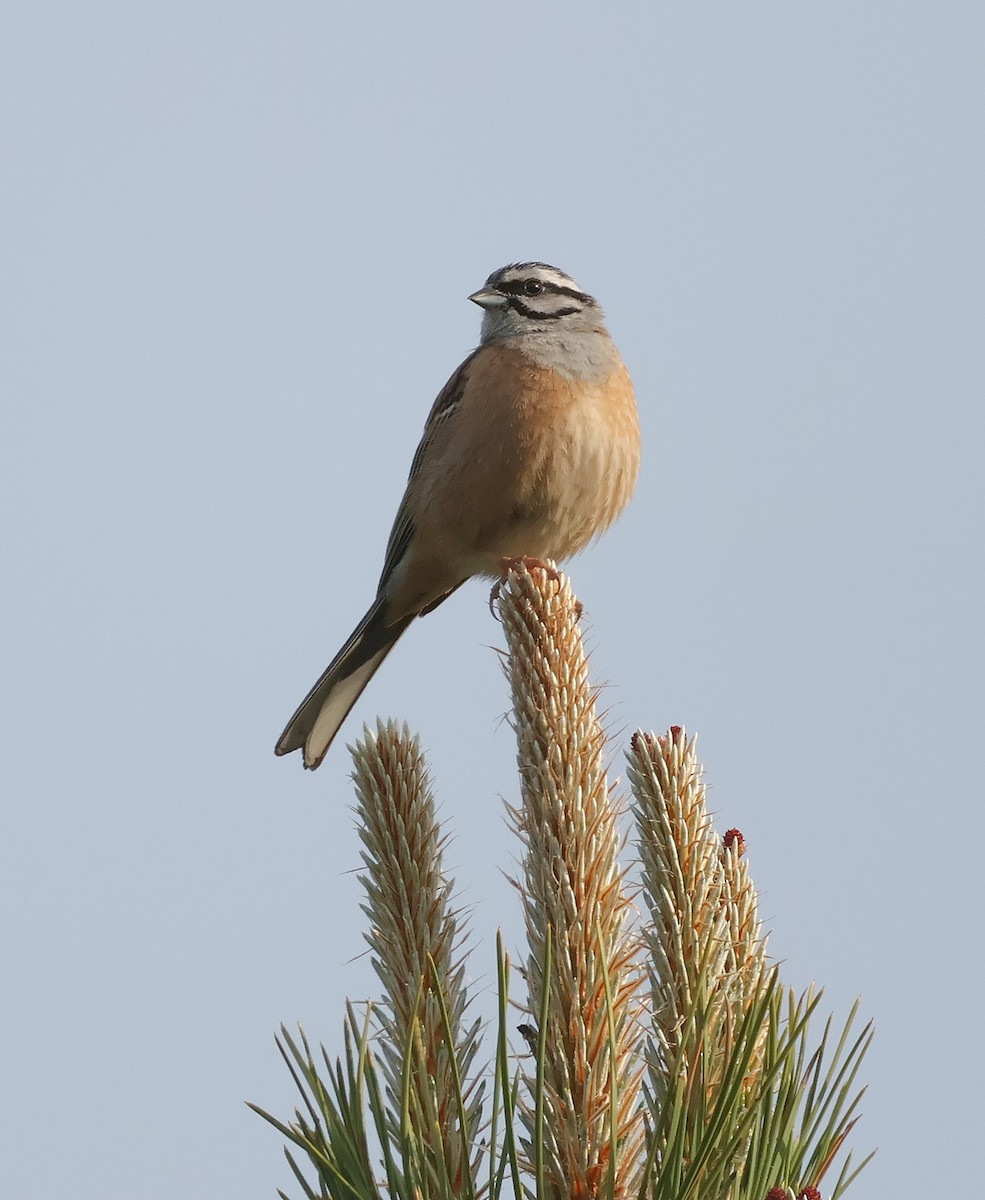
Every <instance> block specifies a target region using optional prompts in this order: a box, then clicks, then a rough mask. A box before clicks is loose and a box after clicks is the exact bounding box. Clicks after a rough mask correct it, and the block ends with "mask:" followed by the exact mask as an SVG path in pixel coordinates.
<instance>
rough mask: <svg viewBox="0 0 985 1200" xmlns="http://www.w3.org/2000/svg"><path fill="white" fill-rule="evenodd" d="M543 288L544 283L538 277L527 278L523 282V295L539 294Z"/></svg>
mask: <svg viewBox="0 0 985 1200" xmlns="http://www.w3.org/2000/svg"><path fill="white" fill-rule="evenodd" d="M543 290H544V285H543V284H542V283H541V282H540V280H539V279H527V280H525V281H524V284H523V293H524V295H525V296H539V295H540V294H541V292H542V291H543Z"/></svg>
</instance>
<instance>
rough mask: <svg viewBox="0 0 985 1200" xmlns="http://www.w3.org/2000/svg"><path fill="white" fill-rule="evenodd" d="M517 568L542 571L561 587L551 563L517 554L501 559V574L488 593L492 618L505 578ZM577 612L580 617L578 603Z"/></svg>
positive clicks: (559, 573)
mask: <svg viewBox="0 0 985 1200" xmlns="http://www.w3.org/2000/svg"><path fill="white" fill-rule="evenodd" d="M517 567H525V568H526V569H527V570H528V571H544V572H545V574H546V575H547V578H548V579H550V580H552V581H553V582H554V583H556V584H557V585H558V587H560V586H561V582H562V579H563V578H564V577H563V576H562V574H561V572H560V571H559V570H558V569H557V567H556V566H555V565H554V564H553V563H552V562H548V561H547V560H546V559H543V558H528V557H527V555H525V554H519V555H516V556H515V557H512V558H504V559H502V561H501V562H500V572H501V573H500V576H499V579H497V580H496V582H495V583H494V584H493V585H492V589H491V590H490V592H489V611H490V612H491V613H492V615H493V616H494V617H495V616H496V609H495V608H494V607H493V606H494V605H495V604H496V603H497V602H498V601H499V593H500V591H501V590H502V587H503V584H504V583H505V582H506V576H507V575H508V574H509V573H510V571H513V570H515V569H516V568H517ZM578 610H579V611H578V615H579V616H581V603H580V602H579V604H578Z"/></svg>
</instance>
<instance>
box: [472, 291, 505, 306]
mask: <svg viewBox="0 0 985 1200" xmlns="http://www.w3.org/2000/svg"><path fill="white" fill-rule="evenodd" d="M469 299H470V300H471V301H472V303H473V304H478V306H479V307H480V308H486V309H494V308H503V307H504V305H505V304H506V302H507V298H506V296H504V295H503V293H502V292H497V291H496V290H495V288H480V289H479V290H478V291H477V292H473V293H472V295H471V296H469Z"/></svg>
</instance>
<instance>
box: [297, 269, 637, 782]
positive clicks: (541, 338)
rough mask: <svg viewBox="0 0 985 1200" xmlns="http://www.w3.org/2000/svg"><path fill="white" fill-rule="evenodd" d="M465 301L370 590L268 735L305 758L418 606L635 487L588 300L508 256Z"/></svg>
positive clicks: (596, 520)
mask: <svg viewBox="0 0 985 1200" xmlns="http://www.w3.org/2000/svg"><path fill="white" fill-rule="evenodd" d="M468 299H469V300H471V301H472V302H473V303H475V304H477V305H478V306H479V307H480V308H481V309H482V310H483V315H482V328H481V333H480V338H479V345H478V347H477V348H476V349H475V350H473V351H472V353H471V354H469V355H468V356H467V357H466V358H465V360H464V361H463V362H462V363H461V365H460V366H459V367H458V368H457V370H456V371H455V372H454V373H453V374H452V376H451V378H450V379H449V380H448V382H447V383H446V384H445V386H444V387H443V388H442V389H441V391H440V392H439V393H438V397H437V399H436V400H435V401H434V404H433V406H432V408H431V411H430V413H429V414H428V417H427V421H426V422H425V426H424V433H423V435H422V437H421V441H420V444H419V445H418V447H417V451H416V453H415V455H414V458H413V461H412V463H411V467H410V474H409V477H408V480H407V488H406V491H405V492H404V496H403V499H402V501H401V503H400V507H399V509H398V510H397V516H396V519H395V521H394V523H393V529H392V531H391V533H390V538H389V541H388V542H387V546H386V553H385V555H384V561H383V571H382V574H381V575H380V581H379V585H378V587H377V592H376V598H375V599H374V601H373V603H372V605H371V606H370V608H369V611H368V612H367V613H366V615H365V616H364V617H363V619H362V620H361V621H360V622H359V624H358V625H357V626H356V628H355V630H354V631H353V633H352V635H351V636H350V637H349V639H348V641H347V642H346V643H345V645H344V646H343V647H342V649H341V650H340V651H339V652H338V654H336V656H335V658H334V659H332V661H331V663H330V664H329V666H328V667H327V668H326V670H325V671H324V673H323V674H322V675H321V677H320V678H319V679H318V681H317V683H315V685H314V687H312V689H311V691H310V692H309V693H308V694H307V696H305V698H304V700H303V701H302V702H301V704H300V705H299V707H298V709H297V711H296V712H295V713H294V715H293V716H292V717H291V719H290V721H288V723H287V726H286V728H285V729H284V732H283V733H282V734H281V736H280V738H279V739H278V741H277V744H276V746H275V750H274V752H275V753H276V754H278V755H283V754H290V753H291V752H292V751H294V750H298V749H300V750H301V751H302V759H303V763H304V766H305V767H306V768H307V769H309V770H314V769H315V768H317V767H318V766H319V765H320V763H321V762H322V760H323V759H324V757H325V755H326V753H327V752H328V749H329V747H330V746H331V744H332V741H333V739H334V738H335V735H336V734H337V733H338V731H339V728H340V727H341V725H342V723H343V721H344V720H345V718H346V717H347V716H348V714H349V712H350V710H351V709H352V706H353V705H354V704H355V703H356V701H357V700H358V698H359V696H360V695H361V694H362V691H363V689H364V688H365V687H366V685H367V684H368V683H369V681H370V679H371V678H372V676H373V675H374V674H375V672H376V670H377V669H378V667H379V666H380V664H381V663H382V662H383V660H384V659H385V658H386V656H387V655H388V654H389V653H390V651H391V650H392V649H393V647H394V646H395V645H396V643H397V640H398V639H399V638H400V636H401V635H402V634H403V633H404V631H405V630H406V629H407V627H408V626H409V625H410V624H411V622H412V621H413V620H414V619H415V618H416V617H421V616H425V615H426V614H428V613H431V612H433V611H434V610H435V609H436V608H437V607H438V605H439V604H442V603H443V602H444V601H445V600H447V599H448V597H449V596H450V595H451V594H452V592H454V591H456V589H458V588H459V587H460V586H461V585H462V584H463V583H465V581H466V580H467V579H470V578H472V577H473V576H476V575H479V576H488V577H490V578H494V579H502V578H503V575H504V572H505V569H506V565H508V564H509V563H510V562H511V561H516V560H518V559H523V560H527V561H537V562H539V563H541V564H543V563H544V562H545V561H552V562H558V561H561V560H564V559H567V558H570V557H571V556H572V555H574V554H576V553H578V551H580V550H582V549H584V548H585V547H586V546H587V545H588V544H589V543H590V542H591V541H593V540H594V538H595V537H597V536H598V535H599V534H601V533H602V532H603V531H604V530H605V529H607V528H608V527H609V526H610V525H611V524H612V522H613V521H614V520H615V519H616V518H617V517H618V516H619V515H620V513H621V512H622V511H623V509H624V508H625V507H626V505H627V504H628V503H629V500H630V498H631V497H632V494H633V491H634V489H635V486H636V479H637V474H638V471H639V461H640V434H639V418H638V414H637V408H636V397H635V393H634V389H633V384H632V381H631V379H630V376H629V372H628V370H627V369H626V366H625V365H624V363H623V361H622V358H621V356H620V354H619V351H618V350H617V349H616V346H615V343H614V342H613V341H612V339H611V337H610V336H609V332H608V330H607V329H606V326H605V315H604V313H603V310H602V307H601V305H600V304H599V302H598V301H597V300H596V299H595V298H594V297H593V296H591V295H589V293H588V292H586V291H585V290H584V289H583V288H582V287H580V286H579V285H578V284H577V283H575V281H574V280H573V279H572V278H571V277H570V276H569V275H566V274H565V273H564V272H563V271H561V270H559V269H558V268H557V267H552V266H550V265H549V264H548V263H543V262H522V263H510V264H508V265H507V266H505V267H502V268H500V269H499V270H498V271H494V272H493V273H492V274H491V275H490V276H489V278H488V279H487V280H486V282H485V284H484V285H483V286H482V287H481V288H480V289H479V290H478V291H476V292H473V293H472V294H471V295H470V296H469V297H468Z"/></svg>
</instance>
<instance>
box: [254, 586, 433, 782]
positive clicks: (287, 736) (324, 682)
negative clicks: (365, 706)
mask: <svg viewBox="0 0 985 1200" xmlns="http://www.w3.org/2000/svg"><path fill="white" fill-rule="evenodd" d="M416 615H417V614H416V613H411V614H410V615H409V616H404V617H400V618H399V619H398V620H397V621H395V622H393V623H392V624H391V623H389V622H388V621H387V619H386V600H385V599H384V598H383V597H382V596H381V597H380V598H379V599H378V600H377V601H376V603H375V604H374V605H373V607H372V608H371V609H370V610H369V612H368V613H367V614H366V615H365V616H364V617H363V619H362V620H361V621H360V622H359V624H358V625H357V626H356V629H355V631H354V632H353V634H352V637H350V638H349V640H348V641H347V642H346V644H345V645H344V646H343V647H342V649H341V650H340V651H339V652H338V654H336V656H335V658H333V659H332V661H331V663H329V665H328V667H327V668H326V670H325V673H324V674H323V675H322V677H321V678H320V679H319V680H318V682H317V683H316V684H315V686H314V687H313V688H312V689H311V691H310V692H309V693H308V694H307V696H305V698H304V699H303V700H302V701H301V704H300V706H299V708H298V710H297V712H296V713H295V714H294V716H293V717H291V719H290V721H288V723H287V728H286V729H285V730H284V732H283V733H282V734H281V735H280V738H279V739H278V742H277V745H276V746H275V747H274V753H275V754H290V753H291V751H292V750H298V749H300V748H302V747H303V748H304V765H305V766H306V767H307V768H308V769H309V770H311V771H313V770H314V769H315V767H317V766H318V765H319V763H320V762H321V760H322V759H323V758H324V757H325V755H326V753H327V752H328V748H329V746H331V744H332V740H333V739H334V737H335V735H336V734H337V733H338V731H339V727H340V726H341V724H342V722H343V721H344V720H345V719H346V717H347V716H348V715H349V710H350V709H351V708H352V706H353V705H354V704H355V703H356V701H357V700H358V699H359V697H360V695H361V694H362V690H363V688H364V687H365V686H366V684H367V683H369V681H370V680H371V679H372V678H373V675H374V673H375V672H376V669H377V667H379V665H380V663H382V662H383V660H384V659H385V658H386V656H387V655H388V654H389V653H390V651H391V650H392V649H393V647H394V646H395V645H396V644H397V639H398V638H399V637H400V635H401V634H402V633H403V631H404V630H405V629H406V628H407V626H408V625H409V624H410V623H411V621H413V619H414V617H415V616H416Z"/></svg>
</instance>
